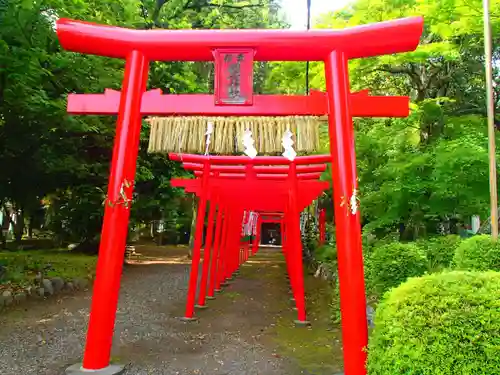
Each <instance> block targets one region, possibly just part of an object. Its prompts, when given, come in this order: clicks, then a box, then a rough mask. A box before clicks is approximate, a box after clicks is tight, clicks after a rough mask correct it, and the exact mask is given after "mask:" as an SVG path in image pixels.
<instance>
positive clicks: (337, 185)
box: [325, 51, 368, 375]
mask: <svg viewBox="0 0 500 375" xmlns="http://www.w3.org/2000/svg"><path fill="white" fill-rule="evenodd" d="M347 63H348V61H347V59H346V58H345V55H344V53H342V52H338V51H334V52H332V53H331V54H330V55H329V57H328V58H327V59H326V61H325V73H326V87H327V92H328V101H329V105H330V107H329V108H330V114H329V116H328V127H329V129H328V130H329V131H328V133H329V136H330V154H331V156H332V179H333V195H334V199H333V201H334V210H335V223H336V232H337V253H338V255H337V256H338V269H339V287H340V309H341V314H342V343H343V348H344V371H345V373H346V374H349V375H350V374H356V375H357V374H365V373H366V369H365V361H366V352H365V347H366V344H367V342H368V327H367V323H366V297H365V279H364V271H363V250H362V246H361V225H360V215H359V209H358V197H357V191H358V177H357V171H356V151H355V146H354V130H353V123H352V116H351V111H350V108H349V97H348V93H349V77H348V66H347Z"/></svg>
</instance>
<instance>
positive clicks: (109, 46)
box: [56, 17, 424, 61]
mask: <svg viewBox="0 0 500 375" xmlns="http://www.w3.org/2000/svg"><path fill="white" fill-rule="evenodd" d="M423 23H424V22H423V18H422V17H409V18H402V19H398V20H393V21H385V22H379V23H374V24H369V25H362V26H355V27H350V28H345V29H336V30H325V29H322V30H319V29H317V30H308V31H295V30H137V29H126V28H121V27H116V26H108V25H99V24H95V23H90V22H83V21H75V20H70V19H66V18H60V19H59V20H57V23H56V28H57V36H58V38H59V41H60V43H61V45H62V46H63V48H64V49H66V50H68V51H73V52H81V53H85V54H90V55H99V56H107V57H115V58H120V59H124V58H126V57H127V56H128V54H129V53H130V52H131V51H133V50H138V51H141V52H142V53H144V54H145V55H146V57H147V58H149V59H150V60H161V61H212V60H213V50H214V48H221V49H222V48H254V49H255V57H254V58H255V60H256V61H323V60H325V59H326V58H327V57H328V55H329V53H330V52H331V51H334V50H342V51H345V53H346V55H347V56H348V57H349V58H360V57H372V56H379V55H387V54H392V53H398V52H408V51H413V50H414V49H415V48H417V46H418V43H419V41H420V35H421V34H422V31H423Z"/></svg>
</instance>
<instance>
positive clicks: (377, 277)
mask: <svg viewBox="0 0 500 375" xmlns="http://www.w3.org/2000/svg"><path fill="white" fill-rule="evenodd" d="M426 271H427V258H426V256H425V252H424V251H423V250H422V249H421V248H420V247H419V246H417V245H415V244H412V243H408V244H406V243H399V242H395V243H390V244H387V245H380V246H376V247H375V248H374V250H373V252H372V253H371V254H370V255H369V256H367V257H366V259H365V275H366V276H365V279H366V287H367V290H368V292H369V293H370V294H373V295H374V296H379V297H380V296H382V295H383V293H385V292H386V291H388V290H389V289H391V288H393V287H397V286H398V285H400V284H401V283H403V282H405V281H406V279H408V278H409V277H414V276H421V275H423V274H424V273H425V272H426Z"/></svg>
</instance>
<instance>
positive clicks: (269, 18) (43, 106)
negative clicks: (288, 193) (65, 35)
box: [0, 0, 284, 241]
mask: <svg viewBox="0 0 500 375" xmlns="http://www.w3.org/2000/svg"><path fill="white" fill-rule="evenodd" d="M58 17H69V18H75V19H81V20H85V21H92V22H98V23H103V24H108V25H119V26H124V27H131V28H137V29H154V28H170V29H176V28H186V29H195V28H254V27H257V28H265V27H283V26H284V24H283V22H282V20H281V16H280V15H279V6H278V4H277V3H276V2H275V1H274V0H263V1H260V2H256V1H244V2H242V1H239V0H227V1H224V2H218V1H215V2H214V1H208V0H197V1H184V0H170V1H155V0H118V1H114V2H109V1H96V0H90V1H85V2H82V1H77V0H70V1H64V2H63V1H60V0H43V1H36V2H26V1H19V0H18V1H16V0H14V1H8V2H5V1H4V2H1V5H0V164H1V165H2V171H1V173H0V202H3V201H8V202H10V203H12V204H13V205H14V207H15V209H20V210H22V211H23V212H24V213H25V216H26V217H30V216H32V215H33V214H34V213H36V212H38V210H39V209H40V202H41V200H42V199H44V200H45V208H46V209H47V212H48V214H49V215H48V216H49V217H48V221H47V223H46V224H47V226H46V228H47V227H48V228H50V229H53V230H54V231H55V232H56V234H57V235H58V237H59V238H60V239H64V240H71V241H82V240H89V239H95V238H97V236H98V233H99V230H100V226H101V222H102V212H103V205H102V202H103V200H104V198H105V195H106V185H107V180H108V173H109V163H110V159H111V152H112V144H113V139H114V133H115V119H114V118H112V117H111V116H106V117H99V116H79V117H76V116H67V114H66V102H67V94H68V93H70V92H78V93H101V92H103V91H104V89H105V88H112V89H120V87H121V81H122V79H123V66H124V64H123V61H121V60H115V59H108V58H101V57H97V56H87V55H82V54H75V53H69V52H66V51H63V50H62V48H61V46H60V45H59V42H58V40H57V35H56V32H55V29H54V21H55V20H56V19H57V18H58ZM267 72H268V68H267V65H266V64H263V63H261V64H260V65H259V69H258V71H257V72H256V74H255V75H256V79H257V80H258V81H259V82H260V83H259V85H260V86H262V85H263V82H264V81H265V79H266V77H267ZM259 85H258V86H259ZM148 86H149V87H150V88H160V89H162V90H163V91H164V92H167V93H191V92H207V91H208V92H212V91H213V64H211V63H191V62H153V63H152V64H151V70H150V75H149V82H148ZM260 86H259V87H257V89H259V90H260V89H261V87H260ZM148 132H149V126H148V125H147V124H143V129H142V132H141V150H140V153H139V159H138V166H137V176H136V181H135V182H136V184H135V187H136V193H135V196H134V202H133V206H132V212H131V220H132V224H133V225H134V224H138V223H145V222H148V221H151V220H164V221H165V223H166V226H167V230H170V231H172V230H176V228H178V226H179V225H180V226H183V225H184V223H185V222H188V221H189V218H188V216H191V214H190V210H189V207H188V206H187V205H186V204H185V203H186V202H185V200H183V199H182V198H181V194H180V190H175V189H172V187H171V186H170V184H169V180H170V178H171V177H174V176H179V175H182V172H181V168H179V165H178V164H179V163H172V162H170V161H169V160H168V158H167V157H166V156H156V155H147V153H146V149H147V138H148Z"/></svg>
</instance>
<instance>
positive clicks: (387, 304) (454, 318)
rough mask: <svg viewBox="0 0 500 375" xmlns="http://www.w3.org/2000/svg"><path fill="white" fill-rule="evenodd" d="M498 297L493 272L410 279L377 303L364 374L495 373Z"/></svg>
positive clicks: (499, 363)
mask: <svg viewBox="0 0 500 375" xmlns="http://www.w3.org/2000/svg"><path fill="white" fill-rule="evenodd" d="M499 301H500V274H499V273H496V272H487V273H479V272H456V271H455V272H449V273H440V274H432V275H427V276H424V277H420V278H413V279H410V280H408V281H407V282H406V283H404V284H403V285H401V286H399V287H398V288H395V289H393V290H392V291H390V292H389V293H387V294H386V295H385V297H384V300H383V301H382V303H381V304H380V305H379V306H378V309H377V312H376V317H375V329H374V331H373V332H372V334H371V336H370V341H369V350H368V374H369V375H388V374H391V375H409V374H415V375H416V374H419V375H456V374H474V375H496V374H498V369H499V368H500V357H499V356H498V349H499V347H500V336H499V335H498V332H499V331H500V303H499Z"/></svg>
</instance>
